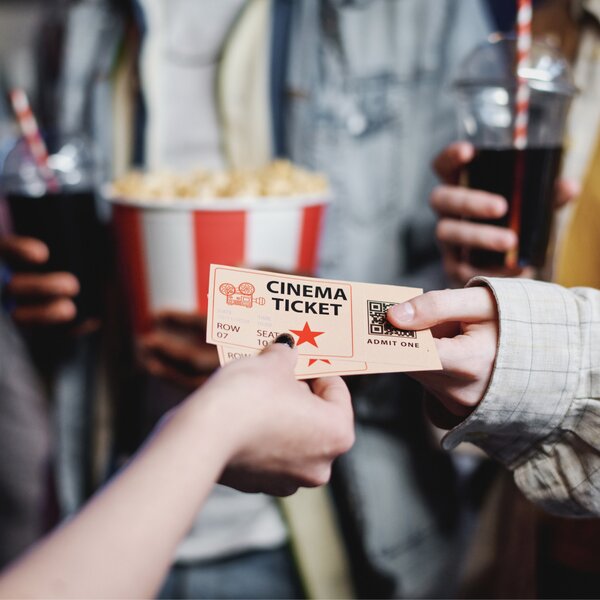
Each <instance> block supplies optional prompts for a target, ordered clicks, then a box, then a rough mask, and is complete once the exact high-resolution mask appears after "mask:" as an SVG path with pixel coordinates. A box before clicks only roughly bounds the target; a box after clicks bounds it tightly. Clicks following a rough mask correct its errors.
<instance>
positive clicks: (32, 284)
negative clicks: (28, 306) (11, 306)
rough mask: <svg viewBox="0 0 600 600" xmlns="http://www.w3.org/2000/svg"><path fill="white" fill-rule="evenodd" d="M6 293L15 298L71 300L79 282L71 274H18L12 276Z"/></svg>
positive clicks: (75, 294)
mask: <svg viewBox="0 0 600 600" xmlns="http://www.w3.org/2000/svg"><path fill="white" fill-rule="evenodd" d="M6 291H7V292H8V293H9V294H11V295H12V296H14V297H15V298H36V297H43V298H52V297H58V296H65V297H67V298H73V297H74V296H77V294H78V293H79V281H78V280H77V277H75V275H72V274H71V273H47V274H38V273H18V274H15V275H13V277H12V279H11V280H10V283H9V284H8V285H7V286H6Z"/></svg>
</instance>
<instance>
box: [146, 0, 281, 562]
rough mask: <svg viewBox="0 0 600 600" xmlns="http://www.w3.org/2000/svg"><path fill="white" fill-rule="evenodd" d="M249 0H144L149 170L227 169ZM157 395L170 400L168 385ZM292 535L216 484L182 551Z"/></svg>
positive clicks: (195, 557) (276, 517)
mask: <svg viewBox="0 0 600 600" xmlns="http://www.w3.org/2000/svg"><path fill="white" fill-rule="evenodd" d="M244 3H245V0H202V2H197V0H141V5H142V7H143V9H144V14H145V18H146V25H147V34H146V38H145V40H144V46H143V53H142V59H141V60H142V65H141V66H142V85H143V90H144V95H145V99H146V106H147V109H148V124H147V131H146V140H147V147H146V151H147V163H148V167H149V168H159V167H167V168H175V169H185V168H189V167H197V166H203V167H207V168H214V167H220V166H222V165H223V163H224V157H223V154H222V149H221V137H220V133H219V122H218V117H217V112H216V111H217V107H216V99H215V87H216V86H215V80H216V75H217V65H218V59H219V55H220V51H221V48H222V46H223V42H224V40H225V38H226V36H227V33H228V31H229V30H230V28H231V25H232V24H233V22H234V20H235V19H236V18H237V16H238V15H239V12H240V10H241V9H242V7H243V5H244ZM152 393H157V394H164V393H167V392H166V388H165V386H162V385H157V386H154V389H153V390H152ZM286 539H287V531H286V527H285V524H284V522H283V519H282V517H281V515H280V513H279V510H278V508H277V505H276V504H275V501H274V500H273V498H270V497H269V496H265V495H261V494H257V495H251V494H242V493H241V492H237V491H235V490H233V489H231V488H227V487H224V486H219V485H217V486H216V487H215V489H214V491H213V493H212V494H211V495H210V496H209V498H208V500H207V502H206V503H205V505H204V507H203V509H202V512H201V514H200V515H199V517H198V519H197V521H196V523H195V525H194V527H193V529H192V531H191V532H190V534H189V535H188V537H187V538H186V539H185V540H184V541H183V542H182V544H181V545H180V547H179V549H178V552H177V558H178V559H179V560H180V561H184V562H194V561H199V560H209V559H215V558H218V557H222V556H226V555H232V554H237V553H240V552H243V551H246V550H252V549H264V548H275V547H278V546H280V545H281V544H283V543H284V542H285V541H286Z"/></svg>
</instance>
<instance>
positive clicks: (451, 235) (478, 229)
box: [436, 219, 518, 252]
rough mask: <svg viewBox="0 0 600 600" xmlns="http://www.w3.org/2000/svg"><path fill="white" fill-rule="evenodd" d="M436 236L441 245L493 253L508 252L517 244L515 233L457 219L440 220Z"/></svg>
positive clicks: (493, 226) (502, 228)
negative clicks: (465, 247)
mask: <svg viewBox="0 0 600 600" xmlns="http://www.w3.org/2000/svg"><path fill="white" fill-rule="evenodd" d="M436 236H437V239H438V240H439V241H440V242H441V243H443V244H451V245H454V246H467V247H469V248H479V249H482V250H491V251H493V252H508V251H509V250H512V249H513V248H516V246H517V243H518V238H517V235H516V233H515V232H514V231H512V230H510V229H506V228H504V227H496V226H495V225H484V224H482V223H470V222H468V221H458V220H457V219H441V220H440V221H439V223H438V224H437V227H436Z"/></svg>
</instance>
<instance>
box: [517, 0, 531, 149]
mask: <svg viewBox="0 0 600 600" xmlns="http://www.w3.org/2000/svg"><path fill="white" fill-rule="evenodd" d="M517 2H518V11H517V98H516V111H515V130H514V145H515V148H517V149H518V150H523V149H524V148H525V147H526V146H527V128H528V122H529V86H528V84H527V79H526V78H525V77H524V76H523V72H524V71H525V70H526V69H527V68H528V67H529V66H530V64H531V19H532V12H533V11H532V7H531V0H517Z"/></svg>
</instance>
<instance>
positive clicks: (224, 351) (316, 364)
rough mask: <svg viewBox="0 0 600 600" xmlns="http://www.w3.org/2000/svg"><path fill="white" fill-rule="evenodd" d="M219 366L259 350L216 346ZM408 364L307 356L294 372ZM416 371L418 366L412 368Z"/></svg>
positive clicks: (303, 375) (358, 371)
mask: <svg viewBox="0 0 600 600" xmlns="http://www.w3.org/2000/svg"><path fill="white" fill-rule="evenodd" d="M217 350H218V353H219V361H220V363H221V366H224V365H226V364H229V363H230V362H234V361H236V360H239V359H241V358H249V357H251V356H257V355H258V354H259V353H260V350H255V349H253V350H250V349H242V348H238V347H236V346H217ZM407 367H408V365H402V366H400V368H398V369H395V367H394V365H391V364H377V363H366V362H359V361H352V360H340V359H337V358H332V359H328V358H320V359H317V358H307V357H306V356H300V357H298V362H297V363H296V369H295V374H296V377H298V379H314V378H315V377H326V376H328V375H368V374H375V373H390V372H404V371H406V370H407ZM409 370H413V371H418V370H419V367H418V366H416V367H415V368H414V369H409Z"/></svg>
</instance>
